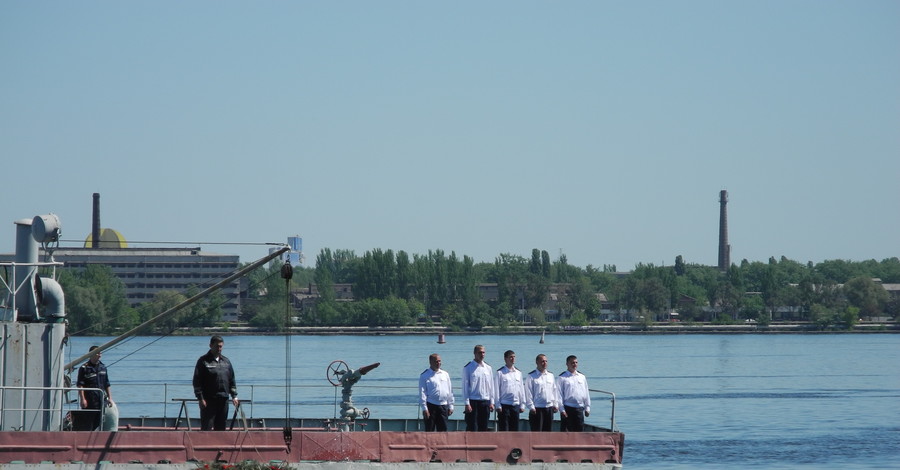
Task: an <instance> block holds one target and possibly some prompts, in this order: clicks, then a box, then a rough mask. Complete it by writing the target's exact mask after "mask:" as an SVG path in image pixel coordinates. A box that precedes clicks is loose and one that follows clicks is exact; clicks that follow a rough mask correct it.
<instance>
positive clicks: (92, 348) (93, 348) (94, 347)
mask: <svg viewBox="0 0 900 470" xmlns="http://www.w3.org/2000/svg"><path fill="white" fill-rule="evenodd" d="M95 349H100V346H97V345H96V344H95V345H93V346H91V347H90V349H88V352H91V351H93V350H95Z"/></svg>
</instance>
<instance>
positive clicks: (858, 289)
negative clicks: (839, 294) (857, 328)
mask: <svg viewBox="0 0 900 470" xmlns="http://www.w3.org/2000/svg"><path fill="white" fill-rule="evenodd" d="M843 291H844V295H845V296H846V297H847V301H848V302H849V303H850V305H851V306H853V307H855V308H857V309H858V310H859V313H860V314H862V315H864V316H877V315H880V314H882V313H883V312H884V308H885V306H886V305H887V302H888V300H890V296H889V295H888V293H887V291H886V290H884V287H882V286H881V285H879V284H876V283H875V281H873V280H872V278H870V277H867V276H858V277H854V278H853V279H850V280H849V281H847V283H846V284H844V288H843Z"/></svg>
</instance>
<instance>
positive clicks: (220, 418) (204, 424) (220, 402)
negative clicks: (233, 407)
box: [200, 397, 229, 431]
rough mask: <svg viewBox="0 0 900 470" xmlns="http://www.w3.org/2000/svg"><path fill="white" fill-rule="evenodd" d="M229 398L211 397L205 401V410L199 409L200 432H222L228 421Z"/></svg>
mask: <svg viewBox="0 0 900 470" xmlns="http://www.w3.org/2000/svg"><path fill="white" fill-rule="evenodd" d="M228 401H229V398H228V397H225V398H222V397H213V398H207V399H206V408H200V430H201V431H209V430H215V431H224V430H225V423H226V422H227V421H228Z"/></svg>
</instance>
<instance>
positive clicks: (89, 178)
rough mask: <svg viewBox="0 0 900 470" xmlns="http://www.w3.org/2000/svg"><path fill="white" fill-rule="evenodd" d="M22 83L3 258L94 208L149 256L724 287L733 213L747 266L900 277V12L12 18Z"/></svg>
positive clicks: (720, 6)
mask: <svg viewBox="0 0 900 470" xmlns="http://www.w3.org/2000/svg"><path fill="white" fill-rule="evenodd" d="M0 64H2V65H0V67H2V73H0V155H2V162H3V163H2V170H0V175H2V178H3V180H4V187H5V188H6V190H5V191H4V192H3V196H2V198H0V251H3V252H11V251H13V249H14V238H15V231H14V226H13V224H12V222H13V221H14V220H17V219H21V218H31V217H32V216H34V215H36V214H43V213H47V212H53V213H56V214H58V215H59V216H60V218H61V219H62V224H63V238H64V239H66V240H83V239H84V237H86V236H87V235H88V233H89V232H90V229H91V204H92V199H91V195H92V194H93V193H94V192H99V193H100V194H101V206H102V214H101V222H102V225H103V226H104V227H109V228H115V229H117V230H119V231H120V232H121V233H122V234H123V235H124V236H125V237H126V238H127V239H129V240H132V241H184V242H192V243H191V244H194V243H200V242H259V243H263V242H283V241H285V239H286V237H287V236H290V235H294V234H300V235H301V236H302V237H303V239H304V251H305V252H306V255H307V260H308V263H309V264H312V262H313V261H314V259H315V256H316V254H317V253H318V252H319V251H320V250H321V249H322V248H325V247H328V248H332V249H352V250H354V251H356V253H357V254H360V255H361V254H363V253H364V252H365V251H367V250H371V249H374V248H381V249H393V250H395V251H396V250H405V251H407V252H409V253H421V254H424V253H426V252H427V251H428V250H429V249H442V250H444V251H445V252H448V253H449V252H450V251H455V252H456V253H457V254H458V255H460V256H462V255H469V256H472V257H473V258H474V259H475V260H476V261H493V260H494V258H495V257H496V256H497V255H498V254H500V253H512V254H517V255H522V256H525V257H530V254H531V250H532V248H539V249H542V250H547V251H548V252H549V253H550V254H551V258H552V259H556V258H557V257H558V256H559V254H560V253H564V254H565V255H566V257H567V258H568V261H569V263H570V264H574V265H578V266H582V267H583V266H587V265H594V266H602V265H604V264H615V265H616V266H617V267H618V268H619V269H620V270H625V269H630V268H632V267H633V266H634V265H635V264H636V263H639V262H644V263H654V264H666V265H670V264H672V263H673V262H674V260H675V257H676V256H677V255H682V256H683V257H684V259H685V261H687V262H690V263H701V264H710V265H714V264H716V260H717V243H718V215H719V204H718V193H719V190H721V189H726V190H728V192H729V196H730V202H729V204H728V208H729V227H730V233H729V238H730V242H731V245H732V260H733V261H735V262H739V261H740V260H741V259H745V258H746V259H749V260H751V261H765V260H767V259H768V258H769V257H770V256H775V257H781V256H782V255H783V256H787V257H788V258H791V259H794V260H797V261H801V262H806V261H813V262H819V261H823V260H826V259H848V260H857V261H858V260H865V259H873V258H874V259H877V260H881V259H884V258H888V257H892V256H898V255H900V249H898V248H900V246H898V245H900V243H898V240H900V236H898V234H900V216H898V214H900V211H898V208H900V187H898V178H900V85H898V84H900V2H896V1H859V2H849V1H843V0H841V1H830V0H824V1H823V0H815V1H754V2H737V1H682V2H669V1H634V2H609V1H590V2H587V1H573V2H531V1H515V2H511V1H492V2H452V3H450V2H413V1H403V2H398V1H395V2H358V1H347V2H282V1H278V2H275V1H259V2H232V1H221V2H211V1H194V2H174V1H170V2H148V1H133V2H120V1H114V2H113V1H110V2H96V1H92V2H33V1H18V0H12V1H4V2H0ZM4 221H5V222H4ZM3 224H8V225H6V228H5V229H2V227H3ZM63 245H67V246H76V245H77V243H74V242H67V243H63ZM133 246H137V245H133ZM203 247H204V250H208V251H213V252H224V253H235V254H239V255H241V259H242V261H252V260H253V259H256V258H259V257H261V256H263V255H264V254H265V253H266V248H264V247H257V246H245V245H203Z"/></svg>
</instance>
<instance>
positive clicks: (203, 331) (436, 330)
mask: <svg viewBox="0 0 900 470" xmlns="http://www.w3.org/2000/svg"><path fill="white" fill-rule="evenodd" d="M286 333H288V332H286V331H275V330H272V329H270V328H258V327H251V326H227V327H221V326H216V327H205V328H182V329H179V330H178V331H175V332H172V333H170V334H171V335H174V336H209V335H214V334H218V335H222V336H226V335H246V336H284V335H285V334H286ZM289 333H290V335H293V336H413V335H417V336H427V335H434V336H437V335H445V336H461V335H520V336H521V335H525V336H529V335H534V336H540V335H541V334H542V333H544V334H547V335H681V334H701V335H706V334H745V335H753V334H876V333H882V334H884V333H887V334H896V333H900V324H897V323H896V322H884V323H860V324H857V325H854V326H853V327H852V328H850V329H838V328H820V327H817V326H816V325H814V324H811V323H776V324H771V325H756V324H732V325H717V324H715V325H714V324H706V323H703V324H701V323H694V324H682V323H664V324H662V323H658V324H653V325H647V326H644V325H638V324H634V323H616V324H605V325H590V326H569V327H556V326H553V327H539V326H530V325H529V326H516V327H507V328H498V327H485V328H482V329H468V330H450V329H449V328H444V327H440V326H430V327H425V326H402V327H367V326H340V327H337V326H334V327H293V328H291V329H290V332H289ZM78 336H89V335H78ZM99 336H113V335H99ZM138 336H158V335H156V334H149V333H141V334H140V335H138Z"/></svg>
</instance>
